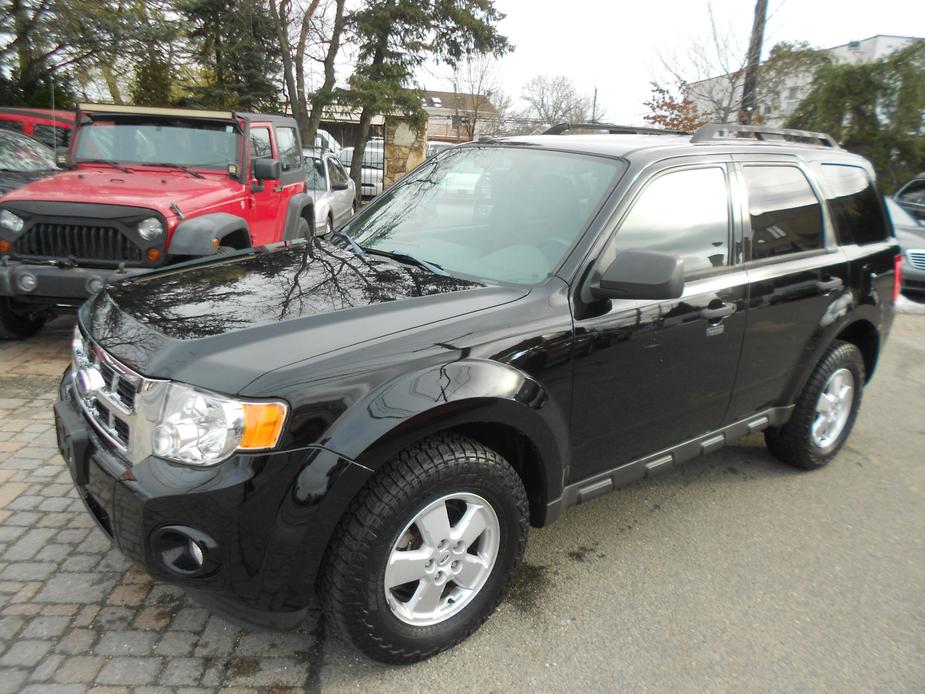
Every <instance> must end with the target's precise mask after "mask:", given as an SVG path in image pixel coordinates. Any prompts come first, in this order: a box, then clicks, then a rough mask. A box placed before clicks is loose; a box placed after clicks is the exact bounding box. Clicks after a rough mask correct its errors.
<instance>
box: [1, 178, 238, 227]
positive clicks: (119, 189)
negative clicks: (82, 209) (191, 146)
mask: <svg viewBox="0 0 925 694" xmlns="http://www.w3.org/2000/svg"><path fill="white" fill-rule="evenodd" d="M203 175H204V178H196V177H194V176H190V175H189V174H187V173H184V172H183V171H180V170H173V169H169V168H166V167H165V168H162V169H158V170H150V171H143V170H140V169H133V173H123V172H121V171H119V170H118V169H115V168H112V167H109V166H100V167H95V166H90V167H85V168H80V169H77V170H74V171H64V172H62V173H59V174H56V175H54V176H50V177H49V178H43V179H42V180H40V181H35V182H34V183H30V184H29V185H26V186H23V187H22V188H19V189H17V190H15V191H13V192H12V193H10V194H9V195H7V196H6V197H5V198H4V200H5V201H8V202H15V201H36V200H41V201H49V202H83V203H100V204H105V205H125V206H129V207H148V208H151V209H154V210H157V211H158V212H160V213H161V214H162V215H163V216H164V217H165V218H170V217H173V216H174V212H173V211H172V210H171V203H176V204H177V205H179V207H180V209H181V210H182V211H183V213H184V214H188V213H191V212H195V211H197V210H201V209H207V208H210V207H213V206H215V205H219V204H222V203H224V202H227V201H228V200H229V199H230V198H232V197H233V185H230V184H232V183H233V181H231V179H229V178H228V176H227V175H226V174H209V173H206V174H203Z"/></svg>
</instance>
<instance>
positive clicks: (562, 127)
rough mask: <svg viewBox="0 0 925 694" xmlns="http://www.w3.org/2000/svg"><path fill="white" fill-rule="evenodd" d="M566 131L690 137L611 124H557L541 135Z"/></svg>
mask: <svg viewBox="0 0 925 694" xmlns="http://www.w3.org/2000/svg"><path fill="white" fill-rule="evenodd" d="M567 130H606V131H607V132H608V133H610V134H611V135H690V133H688V132H684V131H683V130H664V129H662V128H645V127H639V126H635V125H614V124H613V123H557V124H556V125H554V126H552V127H551V128H547V129H546V130H544V131H543V133H542V134H543V135H561V134H562V133H564V132H565V131H567Z"/></svg>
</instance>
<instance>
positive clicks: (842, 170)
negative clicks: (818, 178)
mask: <svg viewBox="0 0 925 694" xmlns="http://www.w3.org/2000/svg"><path fill="white" fill-rule="evenodd" d="M821 170H822V177H823V180H824V181H825V187H826V193H827V195H828V196H829V197H828V201H829V209H831V210H832V216H833V218H834V221H835V230H836V231H837V232H838V240H839V242H840V243H858V244H864V243H876V242H877V241H883V240H884V239H885V238H887V237H888V236H889V230H888V229H887V225H886V222H885V220H884V219H883V211H882V210H881V209H880V200H879V197H880V196H879V195H878V194H877V191H876V190H875V189H874V186H873V183H871V181H870V179H869V178H868V177H867V172H866V171H864V169H862V168H860V167H857V166H841V165H838V164H823V165H822V167H821Z"/></svg>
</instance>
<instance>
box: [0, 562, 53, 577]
mask: <svg viewBox="0 0 925 694" xmlns="http://www.w3.org/2000/svg"><path fill="white" fill-rule="evenodd" d="M55 568H56V565H55V564H53V563H51V562H37V561H19V562H15V563H13V564H10V565H9V566H7V567H6V568H5V569H4V570H3V573H0V580H3V581H44V580H45V579H47V578H48V577H49V576H51V574H52V572H53V571H54V570H55Z"/></svg>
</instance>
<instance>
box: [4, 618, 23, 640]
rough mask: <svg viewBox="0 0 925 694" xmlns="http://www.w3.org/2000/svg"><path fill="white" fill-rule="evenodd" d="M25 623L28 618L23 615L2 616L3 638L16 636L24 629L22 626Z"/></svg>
mask: <svg viewBox="0 0 925 694" xmlns="http://www.w3.org/2000/svg"><path fill="white" fill-rule="evenodd" d="M25 623H26V620H25V619H23V618H22V617H17V616H9V617H0V634H2V635H3V638H5V639H12V638H14V637H15V636H16V634H17V633H18V632H19V630H20V629H22V626H23V624H25Z"/></svg>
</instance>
